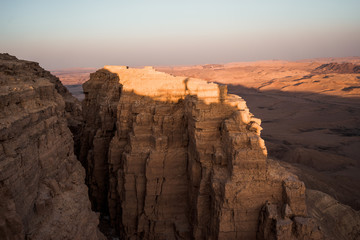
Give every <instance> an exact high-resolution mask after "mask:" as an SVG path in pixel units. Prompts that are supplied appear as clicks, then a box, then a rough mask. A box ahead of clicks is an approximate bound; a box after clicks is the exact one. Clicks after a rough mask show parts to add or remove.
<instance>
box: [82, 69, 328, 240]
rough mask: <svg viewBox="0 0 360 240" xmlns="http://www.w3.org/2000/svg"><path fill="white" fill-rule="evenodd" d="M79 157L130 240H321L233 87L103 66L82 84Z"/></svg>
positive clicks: (298, 187) (94, 190)
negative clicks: (228, 91) (82, 117)
mask: <svg viewBox="0 0 360 240" xmlns="http://www.w3.org/2000/svg"><path fill="white" fill-rule="evenodd" d="M83 88H84V93H85V100H84V101H83V114H84V115H83V116H84V120H85V125H84V129H83V132H82V137H81V148H80V161H81V162H82V163H83V165H84V166H85V168H86V170H87V183H88V185H89V188H90V198H91V200H92V206H93V209H95V210H96V211H100V212H102V213H103V214H104V215H107V214H109V216H110V219H111V223H112V224H113V226H115V227H116V228H117V230H118V232H119V233H120V235H121V237H123V238H124V239H256V238H257V239H321V238H322V233H321V232H320V230H319V228H318V227H317V226H316V224H314V222H313V220H312V219H311V218H310V217H308V215H307V208H306V203H305V186H304V184H303V183H302V182H301V181H299V180H298V179H297V177H296V176H294V175H291V174H289V173H288V172H286V171H285V170H284V169H283V168H282V167H281V166H280V165H279V164H277V163H276V162H274V161H270V160H268V159H267V152H266V147H265V144H264V141H263V140H262V139H261V138H260V131H261V127H260V124H261V121H260V119H256V118H254V117H253V116H252V114H251V113H250V112H249V109H248V108H247V106H246V103H245V101H244V100H243V99H242V98H241V97H239V96H236V95H231V94H227V88H226V86H220V85H217V84H214V83H207V82H206V81H203V80H200V79H194V78H185V77H174V76H171V75H169V74H165V73H162V72H157V71H155V70H154V69H152V68H151V67H146V68H144V69H129V68H127V67H124V66H106V67H104V69H101V70H99V71H97V72H96V73H93V74H91V76H90V80H89V81H88V82H86V83H85V84H84V85H83Z"/></svg>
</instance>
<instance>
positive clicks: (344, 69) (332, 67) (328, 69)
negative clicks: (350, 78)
mask: <svg viewBox="0 0 360 240" xmlns="http://www.w3.org/2000/svg"><path fill="white" fill-rule="evenodd" d="M313 72H314V73H323V74H324V73H343V74H346V73H360V65H356V64H353V63H336V62H334V63H325V64H322V65H321V66H319V67H317V68H315V69H314V70H313Z"/></svg>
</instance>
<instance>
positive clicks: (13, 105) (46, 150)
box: [0, 54, 104, 239]
mask: <svg viewBox="0 0 360 240" xmlns="http://www.w3.org/2000/svg"><path fill="white" fill-rule="evenodd" d="M81 121H82V120H81V107H80V105H79V103H78V102H77V100H76V99H74V98H73V97H72V96H71V94H70V93H69V92H68V91H67V90H66V89H65V88H64V86H62V84H61V83H60V81H59V80H58V79H57V78H56V77H54V76H52V75H51V74H50V73H49V72H48V71H45V70H43V69H42V68H41V67H40V66H39V65H38V64H37V63H34V62H29V61H23V60H17V59H16V58H15V57H13V56H10V55H8V54H0V239H104V236H103V235H102V234H101V233H100V232H99V230H98V228H97V225H98V216H97V215H96V214H95V213H94V212H92V211H91V206H90V201H89V199H88V196H87V190H88V188H87V187H86V185H85V184H84V177H85V171H84V169H83V168H82V167H81V164H80V162H79V161H78V160H77V159H76V157H75V155H74V142H73V134H72V133H71V131H70V129H69V128H71V129H72V131H73V133H76V131H78V129H79V126H80V125H81Z"/></svg>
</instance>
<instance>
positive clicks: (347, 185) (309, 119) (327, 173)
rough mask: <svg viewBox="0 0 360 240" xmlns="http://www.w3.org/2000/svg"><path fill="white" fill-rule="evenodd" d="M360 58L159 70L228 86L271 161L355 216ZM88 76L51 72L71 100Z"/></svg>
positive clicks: (359, 194) (359, 172)
mask: <svg viewBox="0 0 360 240" xmlns="http://www.w3.org/2000/svg"><path fill="white" fill-rule="evenodd" d="M359 66H360V58H359V57H348V58H317V59H305V60H301V61H297V62H288V61H277V60H274V61H259V62H239V63H227V64H207V65H194V66H178V67H166V66H165V67H157V68H156V69H157V70H158V71H163V72H166V73H170V74H172V75H175V76H185V77H196V78H201V79H205V80H207V81H209V82H216V83H220V84H226V85H227V86H228V92H229V93H232V94H237V95H239V96H241V97H242V98H244V99H245V100H246V102H247V104H248V105H249V108H250V109H251V112H252V113H253V114H254V115H255V116H256V117H258V118H260V119H261V120H262V127H263V131H262V136H263V138H264V139H265V141H266V146H267V148H268V151H269V157H271V158H274V159H279V160H282V161H283V165H284V166H285V167H287V168H288V169H289V170H290V171H292V172H293V173H295V174H297V175H298V176H299V177H300V179H301V180H303V181H304V182H305V184H306V186H307V187H308V188H311V189H316V190H321V191H323V192H326V193H328V194H330V195H331V196H333V197H334V198H335V199H337V200H338V201H340V202H341V203H344V204H347V205H350V206H351V207H353V208H354V209H356V210H360V185H359V184H358V183H359V182H360V157H359V156H360V67H359ZM92 70H93V69H91V68H88V69H71V70H61V71H53V72H52V73H53V74H55V75H57V76H58V77H59V78H60V80H61V81H62V82H63V84H64V85H65V86H66V87H67V88H68V89H69V90H70V92H72V93H73V95H74V96H76V97H77V98H79V99H80V100H81V99H83V93H82V89H81V83H83V82H85V81H86V80H87V79H88V78H89V74H90V72H91V71H92Z"/></svg>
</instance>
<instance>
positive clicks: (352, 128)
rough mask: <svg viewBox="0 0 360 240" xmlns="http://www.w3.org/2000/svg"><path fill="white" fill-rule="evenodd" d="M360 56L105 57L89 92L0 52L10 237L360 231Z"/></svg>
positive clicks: (0, 136) (351, 235)
mask: <svg viewBox="0 0 360 240" xmlns="http://www.w3.org/2000/svg"><path fill="white" fill-rule="evenodd" d="M318 61H319V60H318ZM351 61H352V62H345V63H344V62H342V63H341V62H340V63H323V62H306V61H305V62H297V63H294V62H293V63H289V62H280V61H275V62H274V61H273V62H257V63H233V64H227V65H205V66H190V67H181V68H178V67H176V68H174V67H172V68H169V67H168V68H165V67H163V68H158V70H156V69H154V68H153V67H145V68H129V67H127V66H105V67H104V68H102V69H99V70H97V71H96V72H95V73H91V74H90V76H89V80H88V81H86V82H85V83H84V84H82V88H83V89H84V91H83V93H81V91H79V90H77V93H81V94H83V95H84V100H83V101H82V102H80V101H79V100H78V99H76V98H74V97H73V96H72V95H71V94H70V92H69V91H68V90H67V89H66V88H65V87H64V85H62V83H61V82H60V81H59V78H57V77H56V76H54V75H52V74H51V73H50V72H48V71H46V70H44V69H42V68H41V67H40V66H39V64H38V63H35V62H31V61H25V60H19V59H17V58H16V57H14V56H11V55H9V54H0V79H1V81H0V84H1V85H0V93H1V94H0V96H1V99H2V101H0V103H1V104H0V110H1V111H0V113H1V114H0V193H1V194H0V239H59V240H60V239H105V237H106V238H107V239H114V238H117V239H244V240H245V239H246V240H247V239H259V240H265V239H313V240H320V239H334V240H335V239H344V240H345V239H346V240H347V239H358V238H359V237H360V212H359V211H356V210H354V209H358V203H359V202H358V201H359V200H358V199H359V189H358V186H357V184H356V183H357V182H358V180H359V179H358V178H359V177H358V176H357V175H358V173H359V163H358V159H357V156H358V153H359V150H358V148H359V128H358V126H359V119H358V118H359V104H358V101H359V98H358V95H359V93H358V92H357V91H358V90H359V84H358V82H359V73H358V72H359V67H358V64H357V62H356V59H352V60H351ZM85 74H87V73H84V72H81V74H79V75H76V74H74V73H73V72H72V73H69V74H66V73H64V72H62V76H70V75H71V77H68V78H67V81H71V82H72V83H75V85H68V89H70V91H74V89H75V88H72V87H71V86H79V85H80V83H81V82H82V81H84V79H86V75H85ZM174 75H179V76H174ZM201 78H203V79H201ZM204 79H206V80H204ZM63 81H64V82H65V83H66V81H65V80H63ZM211 82H217V83H211ZM224 83H227V84H228V87H226V86H224ZM69 86H70V87H69ZM314 86H317V87H314ZM289 89H290V90H289ZM296 90H298V91H296ZM232 93H237V94H239V95H241V96H243V97H244V98H245V99H246V101H248V104H247V103H246V101H245V99H244V98H242V97H240V96H237V95H235V94H232ZM78 98H79V96H78ZM248 106H250V108H249V107H248ZM253 113H254V114H255V116H254V114H253ZM258 117H261V118H263V125H262V126H263V127H264V128H265V130H264V133H265V134H264V135H263V136H264V137H265V139H266V142H265V141H264V140H263V139H262V136H261V130H263V128H262V127H261V120H260V119H259V118H258ZM268 153H270V155H269V154H268ZM278 159H280V160H282V161H279V160H278ZM293 173H295V174H296V175H298V176H299V177H300V179H299V178H298V177H297V176H296V175H294V174H293ZM301 180H303V181H301ZM304 182H305V184H306V185H305V184H304ZM84 183H85V184H86V185H85V184H84ZM318 190H320V191H318ZM324 192H326V193H329V194H330V195H332V196H333V197H332V196H330V195H328V194H326V193H324ZM339 201H340V202H339ZM342 203H345V204H347V205H345V204H342ZM348 205H350V206H351V207H352V208H351V207H350V206H348ZM95 212H96V213H95ZM99 222H100V224H99V225H98V223H99ZM99 230H100V231H101V232H100V231H99Z"/></svg>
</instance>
